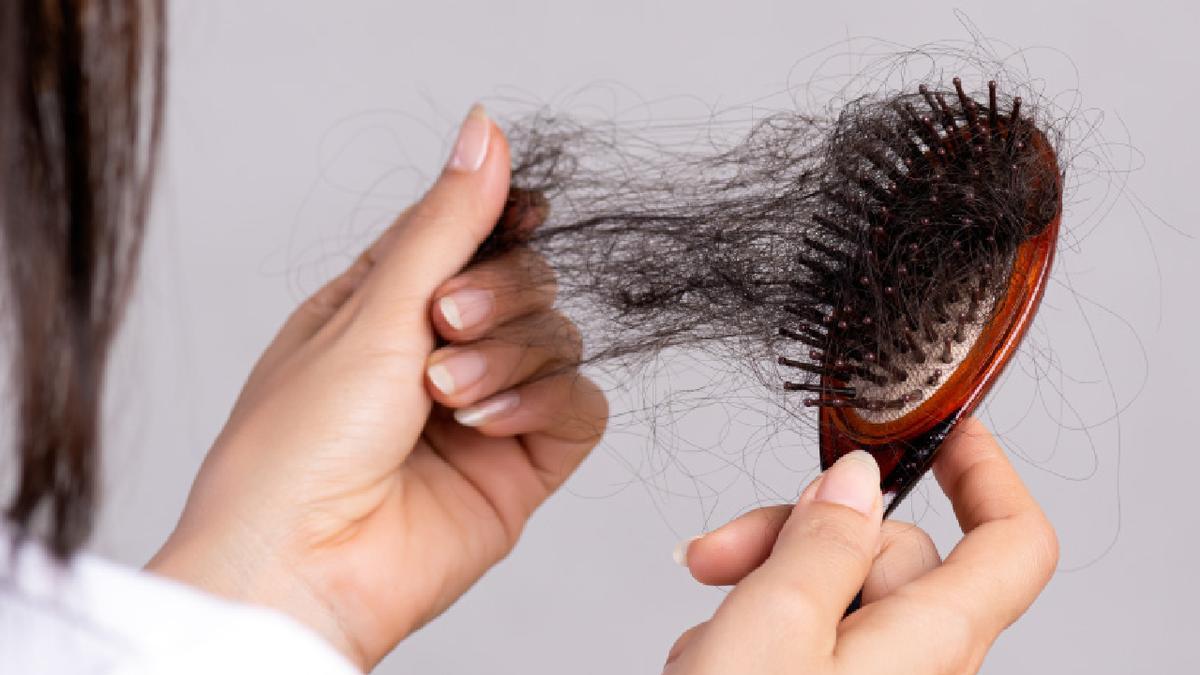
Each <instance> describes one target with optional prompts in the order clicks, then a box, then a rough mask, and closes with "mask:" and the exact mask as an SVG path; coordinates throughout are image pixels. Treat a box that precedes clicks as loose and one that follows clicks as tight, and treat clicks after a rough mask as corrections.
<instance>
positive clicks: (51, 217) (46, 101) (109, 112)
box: [0, 0, 165, 557]
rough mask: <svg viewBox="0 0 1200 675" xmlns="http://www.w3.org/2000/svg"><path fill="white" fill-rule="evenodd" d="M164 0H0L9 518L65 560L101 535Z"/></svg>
mask: <svg viewBox="0 0 1200 675" xmlns="http://www.w3.org/2000/svg"><path fill="white" fill-rule="evenodd" d="M164 33H165V10H164V7H163V3H162V0H11V1H9V0H6V1H5V2H0V236H2V237H3V240H2V241H0V247H3V254H2V255H3V256H4V257H5V262H6V263H7V264H6V269H5V275H6V281H7V300H8V314H7V317H6V319H7V320H8V322H9V326H10V329H11V334H10V336H9V340H8V342H9V347H10V349H11V354H12V357H11V358H12V384H11V386H12V391H11V395H12V397H13V398H14V399H15V403H16V407H15V410H14V418H15V419H14V423H15V424H14V428H15V430H14V432H13V433H12V434H11V437H12V439H13V442H14V443H15V446H16V454H17V465H16V469H17V482H16V490H15V493H14V494H13V496H12V501H11V503H10V504H9V505H8V507H7V510H6V517H7V519H8V520H9V521H10V523H12V524H13V525H14V526H15V528H16V530H17V533H18V536H19V537H24V536H26V535H28V534H30V533H38V534H42V533H43V529H44V536H45V539H46V541H47V543H48V544H49V547H50V549H51V551H53V552H54V554H55V555H57V556H59V557H66V556H68V555H69V554H70V553H72V552H73V551H75V550H76V549H77V548H78V547H79V546H80V545H81V544H82V543H83V541H84V540H85V539H86V537H87V535H88V533H89V531H90V530H91V525H92V516H93V507H94V502H95V498H96V491H97V488H96V480H97V473H98V471H97V469H98V453H97V446H98V444H99V439H100V437H101V406H100V400H101V394H102V393H103V389H104V380H105V378H104V375H105V361H106V357H107V355H108V351H109V347H110V345H111V343H112V341H113V338H114V334H115V333H116V328H117V325H118V323H119V320H120V316H121V308H122V306H123V305H124V303H125V300H126V298H127V296H128V294H129V291H130V287H131V285H132V282H133V279H134V276H135V271H136V267H137V259H138V253H139V250H140V248H141V241H142V232H143V229H144V224H145V220H146V212H147V208H148V200H149V193H150V183H151V175H152V172H153V167H154V163H155V156H156V147H157V141H158V136H159V128H160V119H161V109H162V79H163V63H164V39H165V35H164Z"/></svg>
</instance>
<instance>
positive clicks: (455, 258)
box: [148, 109, 607, 668]
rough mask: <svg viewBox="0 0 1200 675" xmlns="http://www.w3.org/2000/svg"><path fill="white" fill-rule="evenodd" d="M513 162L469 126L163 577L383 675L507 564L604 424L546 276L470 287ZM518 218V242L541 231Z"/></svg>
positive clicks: (484, 121)
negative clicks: (284, 620)
mask: <svg viewBox="0 0 1200 675" xmlns="http://www.w3.org/2000/svg"><path fill="white" fill-rule="evenodd" d="M509 162H510V160H509V153H508V145H507V143H506V141H505V139H504V137H503V135H502V134H501V132H500V130H499V129H498V128H497V127H496V126H495V125H494V124H493V123H492V122H491V121H490V120H489V119H488V118H487V117H486V116H485V115H484V114H483V113H482V111H481V110H480V109H476V110H473V111H472V113H471V115H469V116H468V117H467V120H466V121H465V122H464V124H463V128H462V130H461V131H460V136H459V140H458V142H457V144H456V148H455V153H454V156H453V157H452V158H451V161H450V163H449V164H448V166H447V168H446V169H445V170H444V171H443V173H442V175H441V177H440V178H439V180H438V182H437V183H436V184H435V185H434V186H433V188H431V190H430V191H429V193H428V194H427V195H426V196H425V197H424V198H423V199H422V200H421V201H420V202H419V203H417V204H415V205H414V206H413V207H412V208H410V209H409V210H408V211H407V212H406V213H404V214H403V215H401V216H400V218H399V219H398V220H397V222H396V223H395V225H394V226H393V227H392V228H391V229H390V230H389V231H388V233H387V234H386V235H385V236H384V237H383V238H382V239H381V240H380V241H379V242H377V243H376V244H375V245H374V246H373V247H372V248H371V249H370V250H369V251H367V252H366V253H365V254H364V255H363V256H362V257H361V258H360V259H359V260H358V262H357V263H356V264H355V265H354V266H352V267H351V268H350V269H349V270H348V271H347V272H345V273H344V274H343V275H341V276H340V277H338V278H337V279H335V280H334V281H332V282H331V283H330V284H329V285H328V286H326V287H325V288H324V289H322V290H321V291H320V292H318V293H317V294H316V295H315V296H314V297H312V298H311V299H310V300H308V301H307V302H305V303H304V304H303V306H301V307H300V308H299V309H297V310H296V312H295V313H294V314H293V315H292V316H291V317H290V318H289V319H288V321H287V323H286V325H285V326H284V327H283V329H282V330H281V331H280V333H279V335H278V337H277V338H276V339H275V341H274V342H273V343H272V344H271V346H270V348H269V349H268V350H267V351H266V352H265V353H264V355H263V356H262V358H261V360H260V361H259V363H258V364H257V366H256V367H255V369H254V371H253V373H252V374H251V376H250V379H249V381H248V382H247V383H246V386H245V388H244V390H243V392H242V394H241V397H240V398H239V400H238V402H237V404H236V406H235V408H234V410H233V412H232V414H231V416H230V419H229V421H228V424H227V426H226V427H225V429H224V430H223V431H222V433H221V435H220V437H219V438H218V439H217V442H216V443H215V445H214V446H213V448H212V450H211V452H210V453H209V456H208V458H207V459H206V460H205V462H204V465H203V467H202V468H201V471H200V475H199V476H198V478H197V479H196V482H195V485H194V487H193V488H192V493H191V495H190V496H189V499H188V503H187V506H186V508H185V510H184V513H183V516H182V518H181V520H180V522H179V525H178V527H177V528H176V530H175V532H174V533H173V534H172V535H171V537H170V539H169V540H168V542H167V543H166V544H165V545H164V547H163V549H162V550H161V551H160V552H159V553H158V555H156V556H155V558H154V560H152V561H151V562H150V564H149V566H148V567H149V568H150V569H151V570H154V571H157V572H159V573H162V574H165V575H168V576H173V577H176V578H179V579H182V580H184V581H187V582H189V583H192V584H194V585H197V586H200V587H202V588H205V589H207V590H210V591H213V592H216V593H218V594H221V595H225V596H228V597H232V598H234V599H238V600H243V601H249V602H255V603H258V604H263V605H268V606H272V607H276V608H278V609H281V610H283V611H285V612H288V613H290V614H292V615H293V616H295V617H296V618H298V619H300V620H301V621H303V622H305V623H306V624H308V625H309V626H310V627H312V628H314V629H315V630H316V631H317V632H319V633H320V634H322V635H323V636H324V637H326V638H327V639H329V640H330V641H331V642H332V643H333V644H334V645H335V646H336V647H338V648H339V649H341V650H342V651H343V653H345V654H346V655H347V656H349V657H350V658H351V659H352V660H353V661H354V662H355V663H357V664H358V665H359V666H360V667H363V668H370V667H371V666H373V665H374V664H375V663H377V662H378V661H379V660H380V659H381V658H382V657H383V656H384V655H386V654H387V652H388V651H389V650H391V649H392V648H393V647H394V646H395V645H396V643H397V642H399V641H400V640H401V639H402V638H403V637H404V636H406V635H408V634H409V633H411V632H412V631H413V630H415V629H416V628H418V627H419V626H421V625H422V624H424V623H425V622H426V621H429V620H430V619H431V618H433V617H434V616H436V615H437V614H439V613H440V612H441V611H443V610H444V609H445V608H446V607H447V606H449V605H450V604H451V603H452V602H454V600H456V599H457V598H458V597H459V596H460V595H461V594H462V593H463V592H465V591H466V590H467V588H469V587H470V586H471V584H473V583H474V582H475V581H476V580H477V579H478V578H479V577H480V576H481V575H482V574H483V573H484V572H485V571H486V570H487V569H488V568H489V567H491V566H492V565H493V564H495V563H496V562H497V561H499V560H500V559H501V558H503V557H504V556H505V555H506V554H507V553H508V552H509V550H511V549H512V547H513V545H514V544H515V543H516V541H517V538H518V536H519V535H520V533H521V530H522V528H523V526H524V524H525V522H526V520H527V519H528V518H529V516H530V514H531V513H532V512H533V510H534V509H535V508H536V507H537V506H538V505H539V504H541V503H542V501H544V500H545V499H546V498H547V497H548V496H549V495H550V494H551V493H552V492H553V491H554V490H555V489H556V488H558V486H559V485H561V484H562V482H563V481H564V480H565V479H566V478H567V476H568V475H570V473H571V472H572V471H573V470H574V469H575V467H576V466H578V465H579V463H580V462H581V461H582V460H583V458H584V457H585V456H586V455H587V453H588V451H590V450H591V448H592V447H593V446H595V444H596V443H597V442H598V440H599V438H600V436H601V434H602V431H603V428H604V423H605V419H606V417H607V407H606V403H605V399H604V396H603V394H602V393H601V392H600V391H599V390H598V389H597V387H596V386H595V385H594V384H593V383H592V382H591V381H589V380H588V379H587V378H585V377H583V376H581V375H580V374H579V373H578V371H577V370H575V364H577V362H578V358H579V350H580V341H579V335H578V334H577V332H576V330H575V328H574V326H572V325H571V323H570V322H569V321H567V320H566V319H565V318H564V317H563V316H562V315H560V314H558V313H556V312H554V311H553V310H552V308H551V305H552V303H553V299H554V287H553V275H552V274H551V273H550V272H549V270H548V268H547V267H546V265H545V263H544V262H543V261H541V260H540V259H539V258H538V257H537V256H536V255H534V254H533V253H531V252H530V251H528V250H526V249H518V250H517V251H515V252H512V253H509V254H507V255H505V256H503V257H501V258H498V259H495V260H492V261H489V262H486V263H483V264H480V265H475V266H472V267H470V268H468V269H466V271H461V272H460V270H461V269H462V268H463V266H464V265H466V264H467V262H468V261H469V260H470V259H471V257H472V255H473V253H474V252H475V250H476V248H477V247H478V246H479V244H480V242H481V241H483V239H484V237H486V236H487V234H488V233H489V232H490V231H491V229H492V226H493V225H494V224H495V223H496V221H497V219H498V218H499V217H500V216H501V213H502V209H503V207H504V204H505V199H506V197H507V195H508V193H509ZM523 215H524V216H525V217H524V218H518V220H522V221H523V222H513V223H507V226H508V227H519V228H526V227H533V226H536V225H537V224H538V221H539V220H540V218H541V216H542V215H544V214H540V213H538V212H537V209H532V210H527V211H526V212H524V213H523ZM439 340H440V344H439Z"/></svg>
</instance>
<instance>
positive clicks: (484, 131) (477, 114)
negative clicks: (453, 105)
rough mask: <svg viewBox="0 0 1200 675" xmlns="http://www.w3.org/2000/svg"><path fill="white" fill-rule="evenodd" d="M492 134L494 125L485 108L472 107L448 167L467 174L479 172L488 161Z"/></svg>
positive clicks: (460, 130) (461, 128)
mask: <svg viewBox="0 0 1200 675" xmlns="http://www.w3.org/2000/svg"><path fill="white" fill-rule="evenodd" d="M491 133H492V123H491V121H490V120H488V116H487V113H486V112H484V110H483V106H481V105H479V104H478V103H476V104H475V105H473V106H471V112H469V113H467V118H466V119H465V120H463V123H462V126H461V127H459V130H458V140H457V141H455V142H454V151H453V152H452V153H450V161H449V162H447V164H446V167H447V168H449V169H453V170H454V171H465V172H467V173H473V172H475V171H478V170H479V167H481V166H483V160H485V159H487V151H488V141H489V140H490V138H489V137H490V136H491Z"/></svg>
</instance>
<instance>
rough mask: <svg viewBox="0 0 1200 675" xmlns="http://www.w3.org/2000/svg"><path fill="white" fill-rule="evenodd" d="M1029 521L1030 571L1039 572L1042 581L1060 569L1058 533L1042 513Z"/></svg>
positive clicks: (1027, 537)
mask: <svg viewBox="0 0 1200 675" xmlns="http://www.w3.org/2000/svg"><path fill="white" fill-rule="evenodd" d="M1029 521H1030V522H1029V524H1028V526H1027V529H1026V535H1027V536H1026V546H1028V554H1029V556H1030V558H1031V563H1032V564H1031V565H1030V569H1033V570H1036V571H1037V572H1039V573H1040V577H1041V578H1042V579H1048V578H1049V577H1050V575H1051V574H1053V573H1054V570H1055V568H1057V567H1058V556H1059V545H1058V533H1057V532H1055V530H1054V525H1053V524H1051V523H1050V520H1049V519H1048V518H1046V517H1045V516H1044V515H1042V514H1041V513H1039V514H1037V516H1036V517H1033V518H1030V519H1029Z"/></svg>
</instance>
